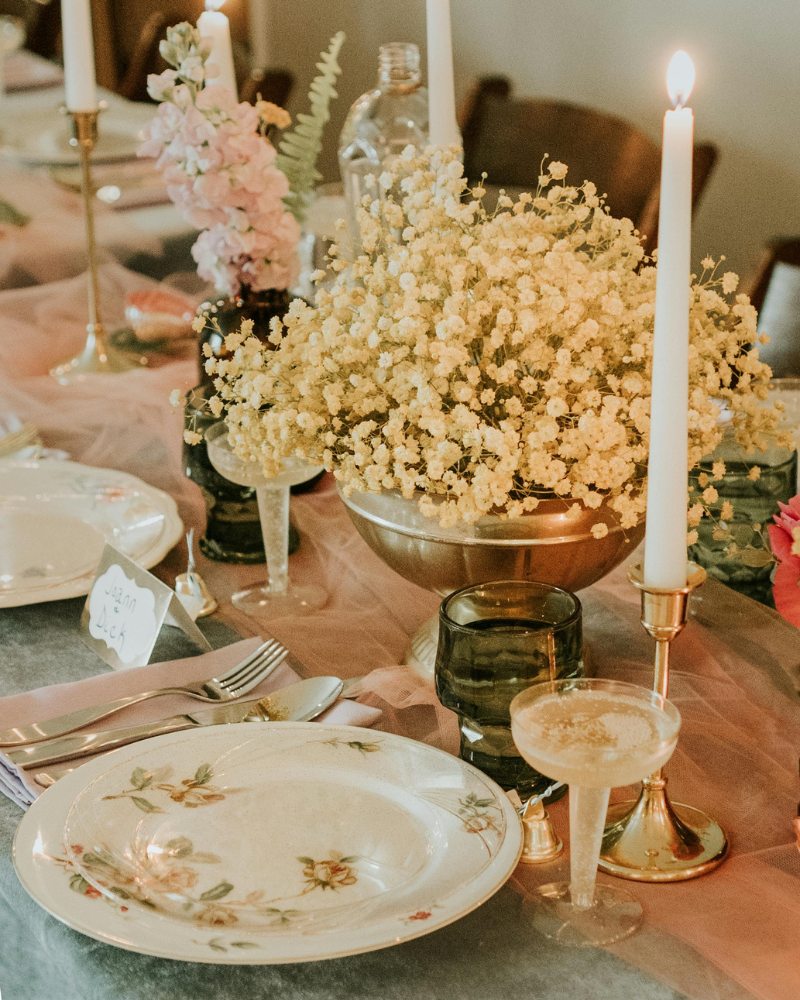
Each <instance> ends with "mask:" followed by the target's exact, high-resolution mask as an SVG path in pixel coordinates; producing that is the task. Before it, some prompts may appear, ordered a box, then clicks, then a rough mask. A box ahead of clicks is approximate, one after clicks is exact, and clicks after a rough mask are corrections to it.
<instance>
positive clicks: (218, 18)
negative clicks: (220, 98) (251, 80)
mask: <svg viewBox="0 0 800 1000" xmlns="http://www.w3.org/2000/svg"><path fill="white" fill-rule="evenodd" d="M224 2H225V0H206V9H205V10H204V11H203V13H202V14H201V15H200V17H198V19H197V28H198V30H199V32H200V34H201V35H202V36H203V38H207V39H208V40H209V41H210V43H211V56H210V57H209V60H208V61H209V62H213V63H216V65H217V66H219V76H215V77H214V79H213V80H211V81H210V82H211V83H221V84H222V86H223V87H227V88H228V89H229V90H232V91H233V94H234V97H236V96H238V93H237V90H236V73H235V71H234V68H233V46H232V45H231V23H230V21H229V20H228V18H227V17H226V16H225V15H224V14H223V13H222V11H221V10H220V9H219V8H220V7H221V6H222V5H223V3H224Z"/></svg>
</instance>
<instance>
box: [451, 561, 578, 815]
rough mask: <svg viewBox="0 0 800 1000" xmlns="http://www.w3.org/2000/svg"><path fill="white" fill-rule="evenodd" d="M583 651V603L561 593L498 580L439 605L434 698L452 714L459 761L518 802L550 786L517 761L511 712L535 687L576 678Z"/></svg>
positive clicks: (537, 585)
mask: <svg viewBox="0 0 800 1000" xmlns="http://www.w3.org/2000/svg"><path fill="white" fill-rule="evenodd" d="M582 645H583V640H582V622H581V603H580V601H579V600H578V598H577V597H576V596H575V595H574V594H571V593H570V592H569V591H567V590H562V589H561V588H560V587H552V586H550V585H549V584H546V583H534V582H531V581H526V580H499V581H494V582H492V583H480V584H473V585H472V586H469V587H464V588H463V589H462V590H457V591H456V592H455V593H453V594H451V595H450V596H449V597H447V598H445V600H444V601H443V602H442V606H441V609H440V611H439V646H438V650H437V654H436V673H435V680H436V694H437V696H438V698H439V701H441V703H442V704H443V705H444V706H445V707H446V708H450V709H452V710H453V711H454V712H456V714H457V715H458V719H459V725H460V729H461V757H462V759H463V760H466V761H468V762H469V763H470V764H474V765H475V767H477V768H479V769H480V770H481V771H483V772H484V773H485V774H488V775H489V777H490V778H493V779H494V780H495V781H496V782H497V783H498V784H499V785H500V786H501V787H503V788H505V789H510V788H515V789H516V790H517V791H518V792H519V795H520V798H522V800H523V801H525V799H527V798H529V797H530V796H531V795H540V794H542V793H543V792H545V791H547V790H548V789H549V788H550V786H551V785H552V784H554V782H553V781H551V779H550V778H546V777H545V776H544V775H542V774H539V772H538V771H535V770H534V769H533V768H532V767H531V766H530V765H529V764H527V763H526V762H525V760H523V758H522V757H521V756H520V754H519V751H518V750H517V748H516V746H515V745H514V740H513V738H512V736H511V716H510V714H509V706H510V705H511V702H512V701H513V699H514V698H515V697H516V696H517V695H518V694H519V693H520V691H524V690H525V689H526V688H529V687H530V686H531V685H532V684H536V683H537V682H539V681H546V680H555V679H556V678H569V677H576V676H580V675H581V674H582V673H583V660H582V658H581V652H582Z"/></svg>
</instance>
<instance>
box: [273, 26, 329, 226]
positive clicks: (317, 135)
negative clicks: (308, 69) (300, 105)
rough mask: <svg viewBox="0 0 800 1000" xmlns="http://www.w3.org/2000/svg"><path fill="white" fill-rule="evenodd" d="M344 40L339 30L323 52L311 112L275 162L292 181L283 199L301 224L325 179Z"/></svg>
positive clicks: (302, 117)
mask: <svg viewBox="0 0 800 1000" xmlns="http://www.w3.org/2000/svg"><path fill="white" fill-rule="evenodd" d="M344 39H345V34H344V32H343V31H338V32H337V33H336V34H335V35H334V36H333V38H332V39H331V41H330V45H329V46H328V48H327V50H326V51H325V52H321V53H320V57H319V58H320V61H319V62H318V63H317V69H318V70H319V73H320V75H319V76H315V77H314V79H313V80H312V82H311V88H310V91H309V95H308V100H309V103H310V105H311V113H310V114H305V113H300V114H298V115H297V125H295V127H294V128H293V129H292V130H291V131H290V132H287V133H286V135H284V137H283V139H281V141H280V142H279V143H278V155H277V157H276V159H275V164H276V166H277V167H278V168H279V169H280V170H282V171H283V173H284V174H286V177H287V179H288V181H289V194H287V195H286V197H285V198H284V199H283V201H284V204H285V205H286V207H287V208H288V209H289V211H290V212H291V213H292V215H293V216H294V217H295V219H297V221H298V222H299V223H301V224H302V223H303V222H304V221H305V218H306V213H307V211H308V206H309V204H310V203H311V199H312V198H313V196H314V188H315V187H316V186H317V182H318V181H320V180H322V175H321V174H320V172H319V171H318V170H317V160H318V159H319V154H320V151H321V149H322V134H323V131H324V129H325V125H326V124H327V122H328V120H329V118H330V116H331V115H330V104H331V101H332V100H334V99H335V98H336V97H338V96H339V95H338V93H337V92H336V87H335V86H334V85H335V83H336V79H337V77H338V76H339V75H340V74H341V72H342V70H341V67H340V66H339V63H338V61H337V57H338V55H339V50H340V49H341V47H342V45H343V43H344Z"/></svg>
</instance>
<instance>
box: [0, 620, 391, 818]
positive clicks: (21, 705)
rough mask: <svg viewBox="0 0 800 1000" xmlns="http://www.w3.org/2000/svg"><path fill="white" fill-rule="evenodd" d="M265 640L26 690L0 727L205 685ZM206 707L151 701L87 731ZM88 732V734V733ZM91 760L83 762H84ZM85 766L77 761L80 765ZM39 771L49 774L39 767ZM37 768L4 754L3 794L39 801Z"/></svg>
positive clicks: (344, 710)
mask: <svg viewBox="0 0 800 1000" xmlns="http://www.w3.org/2000/svg"><path fill="white" fill-rule="evenodd" d="M262 642H263V639H261V638H258V637H255V638H252V639H243V640H242V641H241V642H236V643H233V645H231V646H225V647H224V648H223V649H216V650H214V651H213V652H211V653H204V654H203V655H201V656H193V657H190V658H188V659H185V660H171V661H168V662H166V663H153V664H150V665H149V666H146V667H137V668H136V669H135V670H121V671H115V672H113V673H108V674H101V675H100V676H99V677H87V678H86V679H85V680H82V681H74V682H72V683H70V684H53V685H51V686H50V687H43V688H38V689H37V690H35V691H26V692H25V693H24V694H17V695H11V696H9V697H7V698H0V729H10V728H11V727H12V726H25V725H29V724H30V723H32V722H43V721H46V720H47V719H52V718H54V717H55V716H57V715H64V714H65V713H66V712H74V711H76V710H77V709H79V708H89V707H90V706H91V705H97V704H99V703H100V702H103V701H110V700H111V699H112V698H119V697H122V696H123V695H130V694H136V693H138V692H139V691H148V690H152V689H154V688H159V687H166V686H167V685H169V686H172V685H182V684H187V683H189V682H191V681H203V680H206V679H207V678H209V677H214V676H219V675H220V674H223V673H225V671H226V670H230V668H231V667H233V666H235V665H236V664H237V663H239V662H240V661H241V660H243V659H244V658H245V657H246V656H249V655H250V653H252V652H253V650H255V649H256V648H257V647H258V646H259V645H260V644H261V643H262ZM298 679H299V678H298V675H297V674H296V673H295V671H294V670H292V668H291V667H289V666H287V664H286V663H282V664H281V665H280V666H279V667H278V668H277V670H275V671H273V673H271V674H270V675H269V677H267V679H266V680H265V681H263V682H262V683H261V684H260V685H259V686H258V687H256V688H254V689H253V690H252V691H250V692H248V694H247V695H246V696H245V697H246V699H248V700H249V699H251V698H261V697H263V696H264V695H267V694H269V693H270V692H271V691H276V690H277V689H278V688H282V687H285V686H286V685H287V684H291V683H293V682H294V681H296V680H298ZM198 707H202V706H201V703H200V702H198V701H197V700H195V699H193V698H187V697H185V696H183V695H165V696H163V697H161V698H152V699H150V700H149V701H144V702H141V703H140V704H138V705H131V707H130V708H126V709H123V710H122V711H121V712H118V713H117V714H116V715H114V716H111V717H110V718H108V719H102V720H101V721H100V722H95V723H93V724H92V726H90V727H88V729H94V730H96V729H103V730H105V729H115V728H122V727H127V726H136V725H140V724H142V723H145V722H157V721H158V720H159V719H165V718H167V717H168V716H171V715H181V714H183V713H184V712H188V711H190V710H192V709H197V708H198ZM380 715H381V712H380V709H377V708H373V707H371V706H369V705H360V704H358V703H357V702H354V701H350V700H344V699H342V700H341V701H338V702H337V703H336V704H335V705H333V706H332V707H331V708H329V709H328V711H327V712H325V713H324V714H323V715H321V716H320V720H325V721H326V722H333V723H337V724H339V725H349V726H371V725H372V724H373V723H374V722H376V721H377V720H378V719H379V718H380ZM84 731H85V730H84ZM90 759H91V758H89V757H86V758H82V759H81V762H85V761H86V760H90ZM79 763H80V762H76V766H79ZM35 770H46V768H37V769H35ZM33 774H34V770H33V769H32V770H31V771H25V770H23V769H22V768H20V767H18V766H16V765H15V764H12V762H11V761H10V760H9V759H8V757H6V756H5V754H3V753H0V792H2V793H3V794H4V795H6V796H7V797H8V798H10V799H11V800H12V801H13V802H16V803H17V805H19V806H22V808H23V809H27V807H28V806H29V805H30V804H31V803H32V802H33V801H34V799H35V798H36V797H37V796H38V795H40V794H41V793H42V792H43V791H44V786H42V785H39V784H37V782H36V781H34V778H33Z"/></svg>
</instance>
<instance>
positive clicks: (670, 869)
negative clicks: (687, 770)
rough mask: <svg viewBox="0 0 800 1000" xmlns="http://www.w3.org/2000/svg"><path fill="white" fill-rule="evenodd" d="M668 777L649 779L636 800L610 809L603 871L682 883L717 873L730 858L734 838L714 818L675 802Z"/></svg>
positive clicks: (642, 879) (635, 879)
mask: <svg viewBox="0 0 800 1000" xmlns="http://www.w3.org/2000/svg"><path fill="white" fill-rule="evenodd" d="M665 786H666V779H665V778H648V779H647V780H646V781H645V782H644V784H643V786H642V793H641V795H640V796H639V798H638V799H637V800H636V801H635V802H618V803H617V804H616V805H612V806H611V808H610V809H609V810H608V825H607V826H606V828H605V832H604V834H603V846H602V848H601V851H600V862H599V867H600V870H601V871H604V872H607V873H608V874H609V875H618V876H620V878H628V879H633V880H634V881H637V882H681V881H683V880H684V879H690V878H697V876H698V875H705V874H706V873H707V872H710V871H713V870H714V869H715V868H716V867H717V866H718V865H719V864H721V863H722V862H723V861H724V860H725V856H726V854H727V852H728V840H727V838H726V836H725V834H724V832H723V830H722V828H721V827H720V826H719V824H718V823H717V822H716V821H715V820H713V819H711V817H710V816H708V815H706V813H704V812H702V811H701V810H700V809H695V808H694V806H686V805H680V804H679V803H677V802H676V803H671V802H670V801H669V799H668V798H667V793H666V787H665Z"/></svg>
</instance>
